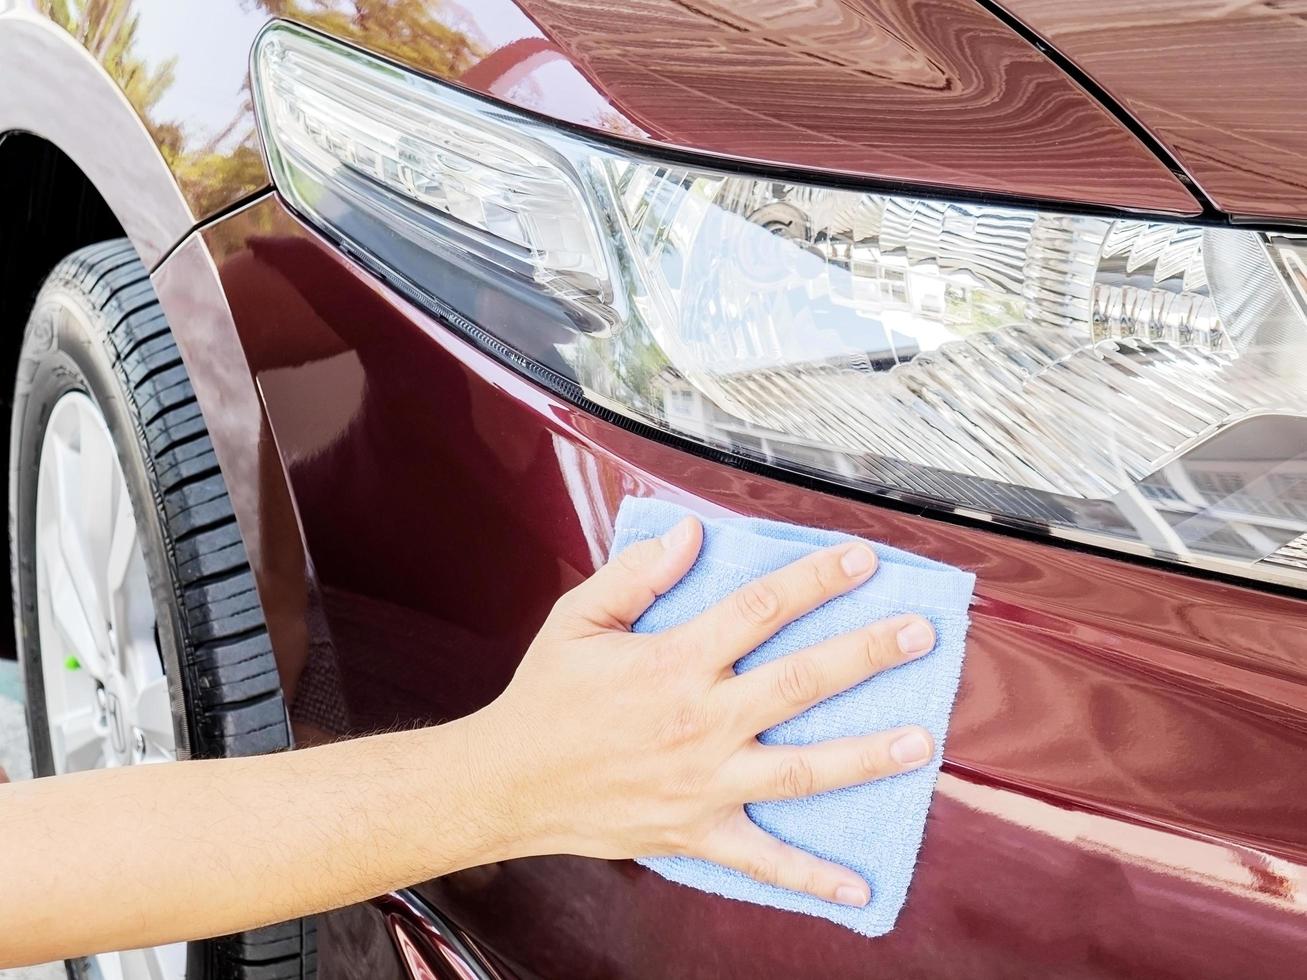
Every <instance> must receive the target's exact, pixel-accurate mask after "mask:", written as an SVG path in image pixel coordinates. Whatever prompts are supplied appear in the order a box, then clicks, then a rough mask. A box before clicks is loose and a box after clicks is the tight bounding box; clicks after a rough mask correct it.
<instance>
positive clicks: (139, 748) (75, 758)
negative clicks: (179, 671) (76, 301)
mask: <svg viewBox="0 0 1307 980" xmlns="http://www.w3.org/2000/svg"><path fill="white" fill-rule="evenodd" d="M36 578H37V589H36V600H37V614H38V615H37V620H38V627H39V636H40V647H41V652H42V658H41V660H42V664H41V670H42V677H43V679H44V682H45V684H44V690H45V708H46V717H47V724H48V726H49V732H50V741H51V745H52V748H53V750H54V756H55V766H56V768H57V770H58V771H60V772H70V771H78V770H85V769H95V768H103V767H106V766H118V765H128V764H133V763H140V762H147V763H148V762H162V761H165V760H170V759H175V758H176V757H177V749H176V735H175V733H174V730H173V717H172V705H171V701H170V698H169V691H168V681H167V678H166V675H165V672H164V669H163V662H162V659H161V657H160V655H159V646H158V639H157V636H156V631H155V610H154V599H153V596H152V594H151V591H150V580H149V574H148V570H147V566H146V562H145V555H144V552H143V550H142V547H141V535H140V533H139V529H138V527H137V524H136V519H135V514H134V512H133V510H132V504H131V496H130V494H129V492H128V488H127V482H126V480H125V479H124V476H123V472H122V469H121V466H120V464H119V460H118V455H117V452H116V451H115V449H114V441H113V437H112V435H111V434H110V432H109V430H108V427H107V425H106V424H105V422H104V419H103V417H102V416H101V415H100V411H99V409H98V408H97V407H96V405H95V403H94V402H93V401H92V400H91V399H90V398H89V397H88V396H87V395H86V394H84V393H82V392H69V393H67V394H65V395H64V396H62V397H61V398H60V400H59V401H58V402H57V403H56V404H55V406H54V407H53V409H52V410H51V413H50V417H49V419H48V421H47V423H46V432H45V437H44V442H43V444H42V449H41V461H40V465H39V471H38V477H37V502H36ZM186 961H187V954H186V944H185V943H178V944H173V945H168V946H160V947H158V948H155V949H143V950H133V951H129V952H124V953H112V954H108V955H103V956H96V957H93V958H91V959H90V960H88V961H84V962H86V963H88V964H89V971H88V975H89V976H90V977H92V978H103V980H181V978H183V977H185V975H186Z"/></svg>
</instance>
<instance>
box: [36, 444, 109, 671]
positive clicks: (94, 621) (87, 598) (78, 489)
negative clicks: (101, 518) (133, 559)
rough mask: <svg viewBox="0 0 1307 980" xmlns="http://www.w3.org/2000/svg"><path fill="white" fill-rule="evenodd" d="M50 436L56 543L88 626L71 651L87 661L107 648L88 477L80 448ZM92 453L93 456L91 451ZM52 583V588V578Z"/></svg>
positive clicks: (103, 490)
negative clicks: (88, 504)
mask: <svg viewBox="0 0 1307 980" xmlns="http://www.w3.org/2000/svg"><path fill="white" fill-rule="evenodd" d="M52 424H53V423H52ZM53 435H54V439H53V440H52V444H51V445H50V446H48V447H47V451H52V452H53V456H54V459H53V462H54V466H53V473H52V474H51V475H52V476H53V477H54V481H55V486H54V488H53V489H54V491H55V494H56V500H57V503H58V507H57V512H56V514H55V515H54V516H55V518H56V520H57V521H58V527H57V534H56V536H55V546H56V548H57V549H58V555H59V558H60V559H61V561H62V564H63V567H64V572H65V574H66V578H67V584H68V586H69V587H71V589H72V590H73V593H74V594H75V595H76V601H77V605H78V606H80V607H81V610H82V614H83V619H84V622H85V623H86V626H87V628H88V630H87V632H86V633H85V634H83V635H82V636H80V637H79V638H78V640H79V642H81V643H83V644H86V645H83V646H79V647H77V648H75V649H74V650H73V651H71V652H73V653H75V654H76V655H77V656H78V657H79V658H80V659H82V660H83V661H86V660H87V659H88V658H91V657H94V656H95V655H97V654H98V655H100V656H104V655H105V654H107V653H108V649H109V644H108V619H107V618H106V617H105V607H104V604H103V586H101V585H98V584H97V583H98V582H100V581H101V580H102V578H103V576H102V571H103V566H102V564H101V563H100V562H98V561H96V559H95V558H94V556H93V554H92V551H91V548H90V547H89V546H90V544H91V542H90V538H91V535H90V534H89V533H88V531H87V526H86V522H87V521H88V520H89V515H88V514H87V513H86V512H85V511H84V510H83V506H84V503H83V497H84V496H85V494H84V493H83V489H84V487H85V484H86V477H87V473H86V471H85V469H84V466H83V464H84V463H85V462H86V459H87V456H86V454H85V453H84V452H82V451H81V449H80V448H79V449H74V448H73V447H72V444H71V443H70V442H69V441H67V436H68V433H66V432H63V431H56V432H55V433H53ZM92 456H93V457H94V454H92ZM112 493H113V491H112V489H110V485H109V484H107V483H102V484H101V485H100V487H99V495H100V497H101V499H102V500H103V498H105V497H108V496H110V495H111V494H112ZM47 557H52V556H47ZM97 570H98V571H97ZM51 585H52V587H53V581H52V583H51ZM71 638H72V637H70V639H71ZM88 640H89V641H90V642H89V643H87V641H88Z"/></svg>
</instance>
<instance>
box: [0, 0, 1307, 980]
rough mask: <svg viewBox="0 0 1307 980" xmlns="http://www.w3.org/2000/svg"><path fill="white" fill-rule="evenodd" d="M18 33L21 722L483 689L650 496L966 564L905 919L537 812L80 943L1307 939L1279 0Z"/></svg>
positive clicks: (943, 3) (1110, 954)
mask: <svg viewBox="0 0 1307 980" xmlns="http://www.w3.org/2000/svg"><path fill="white" fill-rule="evenodd" d="M0 64H2V65H3V66H4V68H5V71H4V79H3V83H2V84H0V321H2V323H3V327H4V332H3V335H2V336H3V338H4V339H3V341H2V342H0V343H2V345H3V346H2V350H3V355H2V356H0V364H2V365H3V369H4V372H5V374H6V377H7V379H8V380H5V381H4V382H3V386H4V388H5V390H9V388H10V385H12V390H13V392H14V395H13V399H12V402H11V405H10V408H11V417H12V424H11V427H10V429H9V430H8V431H9V460H10V465H9V467H8V471H7V480H8V483H7V490H8V496H9V508H10V510H9V518H10V531H11V539H10V558H11V567H12V570H13V576H12V587H11V590H10V592H9V596H10V599H11V601H12V605H13V611H14V617H15V626H16V644H15V650H14V653H15V655H16V656H17V657H18V658H19V659H20V660H21V662H22V664H23V668H24V676H25V686H26V695H27V711H28V720H29V727H30V735H31V740H32V746H33V761H34V767H35V771H36V772H37V773H38V774H42V775H48V774H51V773H58V772H67V771H72V770H78V769H86V768H95V767H100V766H113V765H136V764H143V763H149V762H153V761H160V760H165V759H173V758H185V757H221V756H230V755H244V754H252V753H262V752H271V751H278V750H284V749H286V748H288V747H291V746H293V745H307V744H315V743H318V742H322V741H326V740H332V739H338V738H341V737H348V736H352V735H357V734H362V733H369V732H373V731H377V730H379V729H386V728H393V727H396V726H400V727H402V726H415V725H425V724H431V723H436V722H440V721H442V720H446V719H450V718H454V717H458V716H461V715H465V714H467V713H469V712H472V711H474V710H476V709H478V708H480V707H481V706H483V705H485V704H487V703H488V702H490V701H491V700H492V699H493V698H494V697H495V696H496V695H497V694H498V693H499V692H500V691H501V690H502V689H503V688H504V686H505V685H506V684H507V682H508V680H509V678H510V677H511V676H512V674H513V671H514V668H515V666H516V664H517V662H518V660H519V658H520V657H521V655H522V653H523V651H524V650H525V649H526V647H527V644H528V643H529V641H530V639H531V638H532V636H533V634H534V631H535V630H536V628H537V627H538V626H539V624H540V623H541V622H542V620H543V619H544V617H545V615H546V613H547V612H548V610H549V609H550V607H551V605H552V604H553V602H554V601H555V600H556V599H557V597H558V596H559V595H560V594H561V593H562V592H564V591H565V590H567V589H568V588H570V587H571V586H573V585H575V584H576V583H578V582H580V581H581V580H582V579H583V578H585V577H586V576H587V575H589V574H590V573H591V572H592V571H593V570H594V569H595V568H596V567H597V566H598V565H600V564H601V563H603V562H604V561H605V560H606V559H607V557H608V550H609V545H610V543H611V540H612V533H613V522H614V517H615V514H616V510H617V507H618V506H619V505H620V503H621V502H622V500H623V499H624V498H625V497H627V496H653V497H658V498H662V499H666V500H671V501H675V502H678V503H681V504H683V505H685V506H687V507H690V508H691V509H693V510H695V511H696V512H698V513H700V514H703V515H705V516H720V515H725V514H745V515H750V516H759V517H766V518H771V519H775V520H780V521H789V522H794V523H799V524H804V525H816V526H820V527H826V528H833V529H837V530H841V531H845V532H850V533H853V534H857V535H861V536H863V537H866V538H868V539H872V540H876V541H881V542H886V543H888V544H891V545H894V546H898V547H901V548H904V549H907V550H910V551H913V552H917V553H920V554H923V555H927V556H929V557H931V558H934V559H937V560H940V561H944V562H948V563H951V564H953V565H957V566H960V567H963V568H966V569H969V570H971V571H974V572H975V573H976V575H977V588H976V598H975V600H974V603H973V606H972V610H971V613H972V615H971V626H970V633H969V639H968V652H967V657H966V663H965V668H964V672H963V677H962V682H961V688H960V693H959V696H958V699H957V703H956V706H955V708H954V711H953V716H952V721H951V726H950V731H949V736H948V743H947V746H946V748H945V762H944V766H943V771H942V774H941V776H940V779H939V782H938V785H937V788H936V791H935V796H934V799H933V802H932V807H931V811H930V815H929V819H928V822H927V827H926V833H925V839H924V844H923V847H922V850H921V852H920V858H919V861H918V865H917V867H916V870H915V875H914V880H913V882H912V884H911V888H910V891H909V893H908V900H907V904H906V906H905V907H904V910H903V912H902V914H901V916H900V918H899V920H898V923H897V925H896V926H895V928H894V929H893V931H891V932H890V933H889V934H888V935H886V936H883V937H881V938H877V939H868V938H865V937H863V936H859V935H857V934H855V933H853V932H851V931H848V930H846V929H843V928H841V927H839V926H836V925H834V924H832V923H830V922H827V921H825V920H822V919H819V918H814V917H809V916H804V915H798V914H792V913H787V912H782V911H778V910H774V909H769V908H765V907H762V906H757V905H751V904H746V903H741V902H734V901H729V900H726V899H722V898H718V897H714V896H712V895H708V894H706V893H703V892H699V891H695V890H692V889H689V888H685V887H682V886H679V885H676V884H674V883H672V882H669V881H667V880H664V879H663V878H661V877H659V876H658V875H656V874H655V873H653V872H651V871H649V870H648V869H646V868H643V867H641V866H638V865H636V864H634V863H631V862H605V861H597V860H591V859H584V858H578V857H568V856H557V857H547V858H534V859H529V860H520V861H513V862H508V863H502V864H496V865H491V866H488V867H481V868H476V869H472V870H468V871H464V872H460V873H457V874H452V875H449V876H447V877H444V878H442V879H440V880H436V881H430V882H426V883H423V884H419V885H416V886H414V887H412V888H409V889H405V890H401V891H398V892H395V893H393V894H388V895H384V896H380V897H378V898H377V899H375V900H374V901H372V902H370V903H365V904H362V905H359V906H355V907H352V908H347V909H343V910H340V911H336V912H332V913H329V914H324V915H321V916H318V917H317V918H316V919H314V920H305V921H302V922H295V923H287V924H283V925H278V926H272V927H269V928H267V929H262V930H257V931H254V932H250V933H246V934H242V935H239V936H232V937H224V938H221V939H216V940H210V941H206V942H197V943H191V944H189V945H187V944H178V945H175V946H169V947H163V948H160V949H151V950H143V951H137V952H131V953H121V954H109V955H105V956H100V957H94V958H91V959H87V960H79V961H75V962H71V963H70V964H69V969H70V971H71V973H72V975H74V976H79V977H102V978H116V977H123V978H129V980H136V978H145V977H152V978H166V980H172V978H180V977H189V978H192V980H200V978H219V977H239V978H247V980H272V978H289V977H296V978H302V977H308V976H313V975H322V976H324V977H325V976H339V977H369V978H371V977H379V978H399V977H412V978H428V977H435V978H501V980H507V978H532V977H541V978H546V977H547V978H568V980H582V978H644V977H677V978H690V977H714V978H715V977H723V978H730V977H738V978H744V977H748V978H751V980H756V978H772V977H776V978H779V977H786V978H789V977H797V976H851V977H871V976H875V977H902V978H907V977H967V978H969V980H976V978H982V977H996V978H1013V977H1049V976H1057V977H1075V978H1089V977H1122V976H1137V977H1231V978H1234V977H1238V978H1244V977H1261V976H1301V975H1303V972H1304V969H1305V968H1304V966H1303V962H1304V961H1303V950H1304V949H1307V766H1305V765H1304V764H1303V760H1304V759H1307V602H1305V601H1304V599H1305V596H1304V589H1307V114H1305V113H1304V109H1303V101H1302V93H1301V84H1300V82H1301V79H1302V78H1303V77H1304V76H1305V75H1307V15H1305V14H1304V12H1303V10H1302V9H1301V7H1300V5H1298V4H1294V3H1273V2H1270V0H1251V2H1247V3H1237V4H1231V3H1217V2H1208V0H1187V2H1180V0H1154V2H1152V3H1139V2H1136V0H1100V2H1099V3H1096V4H1093V5H1086V4H1082V3H1073V2H1071V0H804V2H784V0H475V2H473V0H353V2H344V0H206V2H205V3H179V2H177V0H103V2H100V0H97V2H69V0H0ZM431 764H432V765H435V766H439V765H440V764H441V761H440V760H432V763H431ZM430 832H431V835H432V838H433V839H438V838H439V836H440V833H441V828H440V827H439V826H433V827H432V828H431V830H430ZM873 887H874V882H873ZM34 899H35V900H39V896H34ZM0 941H2V940H0Z"/></svg>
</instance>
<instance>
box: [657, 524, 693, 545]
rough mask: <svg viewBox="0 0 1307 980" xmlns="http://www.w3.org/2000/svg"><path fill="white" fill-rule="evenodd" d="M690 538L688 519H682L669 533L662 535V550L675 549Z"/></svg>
mask: <svg viewBox="0 0 1307 980" xmlns="http://www.w3.org/2000/svg"><path fill="white" fill-rule="evenodd" d="M689 537H690V518H688V517H682V518H681V519H680V521H679V522H678V523H677V524H676V526H675V527H673V528H672V529H671V530H670V531H668V532H667V533H666V534H664V535H663V547H664V548H676V547H679V546H680V545H683V544H685V542H686V541H687V540H688V539H689Z"/></svg>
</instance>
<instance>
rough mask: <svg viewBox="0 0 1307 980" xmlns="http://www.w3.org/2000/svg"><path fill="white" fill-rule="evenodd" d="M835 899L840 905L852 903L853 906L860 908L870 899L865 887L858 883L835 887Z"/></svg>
mask: <svg viewBox="0 0 1307 980" xmlns="http://www.w3.org/2000/svg"><path fill="white" fill-rule="evenodd" d="M835 901H837V902H839V903H840V904H841V905H852V906H854V907H855V908H862V907H863V906H865V905H866V904H867V903H868V902H870V901H871V894H870V893H869V892H868V891H867V889H866V888H861V887H859V886H858V885H840V887H839V888H836V889H835Z"/></svg>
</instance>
